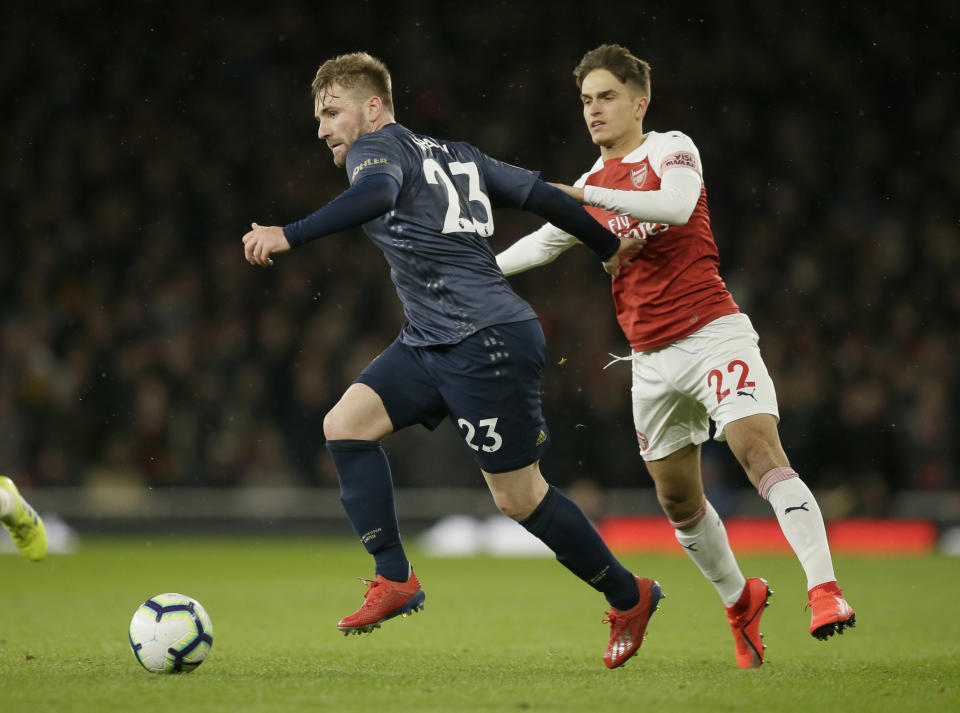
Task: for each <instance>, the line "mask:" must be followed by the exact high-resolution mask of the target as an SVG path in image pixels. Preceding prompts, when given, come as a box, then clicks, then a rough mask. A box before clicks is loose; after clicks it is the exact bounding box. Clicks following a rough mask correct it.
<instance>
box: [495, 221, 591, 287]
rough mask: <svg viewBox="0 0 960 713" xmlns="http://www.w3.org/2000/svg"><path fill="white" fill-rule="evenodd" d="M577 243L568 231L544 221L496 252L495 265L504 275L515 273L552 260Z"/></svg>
mask: <svg viewBox="0 0 960 713" xmlns="http://www.w3.org/2000/svg"><path fill="white" fill-rule="evenodd" d="M579 243H580V241H579V240H577V239H576V238H575V237H573V236H572V235H570V233H566V232H564V231H562V230H560V228H558V227H556V226H554V225H551V224H550V223H546V224H544V225H542V226H540V228H538V229H537V230H535V231H533V232H532V233H530V234H529V235H525V236H524V237H522V238H520V239H519V240H518V241H517V242H515V243H514V244H513V245H511V246H510V247H509V248H507V249H506V250H504V251H502V252H500V253H497V265H498V266H499V267H500V270H501V271H502V272H503V274H504V275H515V274H516V273H518V272H523V271H524V270H529V269H531V268H534V267H540V266H541V265H546V264H547V263H549V262H553V261H554V260H556V259H557V256H558V255H559V254H560V253H562V252H564V251H565V250H567V249H568V248H572V247H573V246H574V245H578V244H579Z"/></svg>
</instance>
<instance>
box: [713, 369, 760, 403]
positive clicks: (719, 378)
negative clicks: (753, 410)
mask: <svg viewBox="0 0 960 713" xmlns="http://www.w3.org/2000/svg"><path fill="white" fill-rule="evenodd" d="M735 372H739V373H740V378H739V379H738V380H737V391H739V390H740V389H749V388H751V387H753V386H756V385H757V382H755V381H749V380H748V379H747V376H748V375H749V374H750V367H748V366H747V364H746V362H743V361H741V360H740V359H734V360H733V361H732V362H730V363H729V364H727V373H728V374H733V373H735ZM714 379H716V382H717V383H716V385H715V388H716V391H717V403H720V402H721V401H723V400H724V399H725V398H727V397H728V396H729V395H730V389H724V388H723V372H721V371H720V370H719V369H714V370H713V371H711V372H710V373H709V374H708V375H707V384H709V385H710V386H714V383H713V382H714Z"/></svg>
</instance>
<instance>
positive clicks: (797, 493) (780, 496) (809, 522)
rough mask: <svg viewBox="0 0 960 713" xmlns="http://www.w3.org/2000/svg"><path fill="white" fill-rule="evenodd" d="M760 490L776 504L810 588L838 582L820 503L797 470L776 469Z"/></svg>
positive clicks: (764, 480)
mask: <svg viewBox="0 0 960 713" xmlns="http://www.w3.org/2000/svg"><path fill="white" fill-rule="evenodd" d="M757 489H758V490H759V491H760V495H761V496H762V497H764V498H766V500H767V502H769V503H770V505H771V506H772V507H773V511H774V512H775V513H776V515H777V520H778V521H779V522H780V529H781V530H783V535H784V537H786V538H787V542H789V543H790V546H791V547H792V548H793V551H794V552H796V553H797V557H798V558H799V560H800V564H801V565H802V566H803V571H804V572H805V573H806V575H807V589H808V590H810V589H813V588H814V587H816V586H817V585H818V584H823V583H824V582H833V581H835V580H836V579H837V577H836V575H835V574H834V573H833V561H832V560H831V558H830V545H829V544H828V543H827V530H826V528H825V527H824V525H823V515H822V514H821V513H820V506H818V505H817V501H816V499H815V498H814V497H813V493H811V492H810V488H808V487H807V486H806V484H805V483H804V482H803V481H802V480H800V477H799V476H798V475H797V473H796V471H794V470H793V469H792V468H774V469H773V470H771V471H769V472H768V473H766V474H765V475H764V476H763V478H761V479H760V485H759V486H758V488H757Z"/></svg>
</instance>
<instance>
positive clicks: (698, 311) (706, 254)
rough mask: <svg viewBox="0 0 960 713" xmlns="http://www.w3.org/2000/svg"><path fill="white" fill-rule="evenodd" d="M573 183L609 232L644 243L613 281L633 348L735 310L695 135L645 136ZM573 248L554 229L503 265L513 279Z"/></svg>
mask: <svg viewBox="0 0 960 713" xmlns="http://www.w3.org/2000/svg"><path fill="white" fill-rule="evenodd" d="M575 185H577V186H578V187H583V188H584V202H585V203H587V204H588V205H587V206H585V207H586V210H587V211H588V212H589V213H590V214H591V215H593V216H594V218H596V219H597V220H598V221H599V222H601V223H602V224H603V225H604V226H606V227H607V228H608V229H610V230H611V231H612V232H614V233H616V234H617V235H618V236H620V237H622V238H627V237H630V238H644V239H646V240H647V241H648V242H647V245H646V247H645V248H644V249H643V251H642V252H640V253H639V254H638V255H637V256H635V257H634V258H633V259H632V266H631V267H630V269H629V270H627V271H625V272H624V273H622V274H621V275H620V276H619V277H616V278H614V279H613V298H614V303H615V305H616V308H617V319H618V320H619V322H620V327H621V328H622V329H623V332H624V334H625V335H626V337H627V339H628V340H629V342H630V346H631V347H632V348H633V349H634V350H635V351H646V350H649V349H654V348H656V347H660V346H663V345H665V344H671V343H673V342H675V341H677V340H678V339H681V338H683V337H685V336H687V335H689V334H692V333H693V332H695V331H696V330H697V329H699V328H700V327H702V326H703V325H704V324H706V323H708V322H710V321H712V320H714V319H716V318H717V317H721V316H723V315H727V314H733V313H736V312H739V309H738V307H737V305H736V303H735V302H734V301H733V297H731V295H730V292H729V291H728V290H727V288H726V285H725V284H724V282H723V280H722V279H721V278H720V273H719V256H718V253H717V245H716V242H715V240H714V237H713V232H712V231H711V229H710V212H709V210H708V208H707V191H706V187H705V186H704V185H703V179H702V171H701V167H700V154H699V152H698V151H697V147H696V146H695V145H694V144H693V141H691V140H690V138H689V137H687V136H685V135H684V134H682V133H680V132H677V131H673V132H669V133H657V132H649V133H648V134H646V139H645V140H644V142H643V143H642V144H641V145H640V146H639V147H638V148H636V149H635V150H634V151H632V152H631V153H629V154H627V155H626V156H624V157H623V158H614V159H610V160H608V161H606V162H604V161H602V160H600V159H598V160H597V162H596V164H594V166H593V168H592V169H591V170H590V171H589V172H588V173H585V174H584V175H583V176H581V177H580V179H579V180H578V181H577V183H576V184H575ZM630 215H636V216H640V217H639V218H632V217H629V216H630ZM577 242H578V241H577V240H576V238H574V237H572V236H571V235H569V234H568V233H565V232H564V231H562V230H560V229H558V228H556V227H555V226H553V225H550V224H549V223H548V224H547V225H544V226H543V227H542V228H540V229H539V230H537V231H535V232H534V233H531V234H530V235H528V236H526V237H524V238H522V239H520V240H518V241H517V242H516V243H514V244H513V245H512V246H511V247H510V248H508V249H507V250H505V251H503V252H502V253H500V254H499V255H498V256H497V262H498V263H499V265H500V267H501V268H502V269H503V271H504V274H507V275H510V274H514V273H516V272H521V271H523V270H526V269H529V268H531V267H536V266H538V265H542V264H545V263H547V262H550V261H551V260H553V259H554V258H556V256H557V255H559V254H560V253H561V252H563V251H564V250H566V249H568V248H570V247H572V246H573V245H576V244H577Z"/></svg>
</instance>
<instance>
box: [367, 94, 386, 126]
mask: <svg viewBox="0 0 960 713" xmlns="http://www.w3.org/2000/svg"><path fill="white" fill-rule="evenodd" d="M365 109H366V111H367V121H369V122H371V123H373V122H374V121H376V120H377V119H379V118H380V115H381V114H382V113H383V99H381V98H380V97H378V96H376V95H374V96H372V97H370V98H369V99H367V104H366V107H365Z"/></svg>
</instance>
